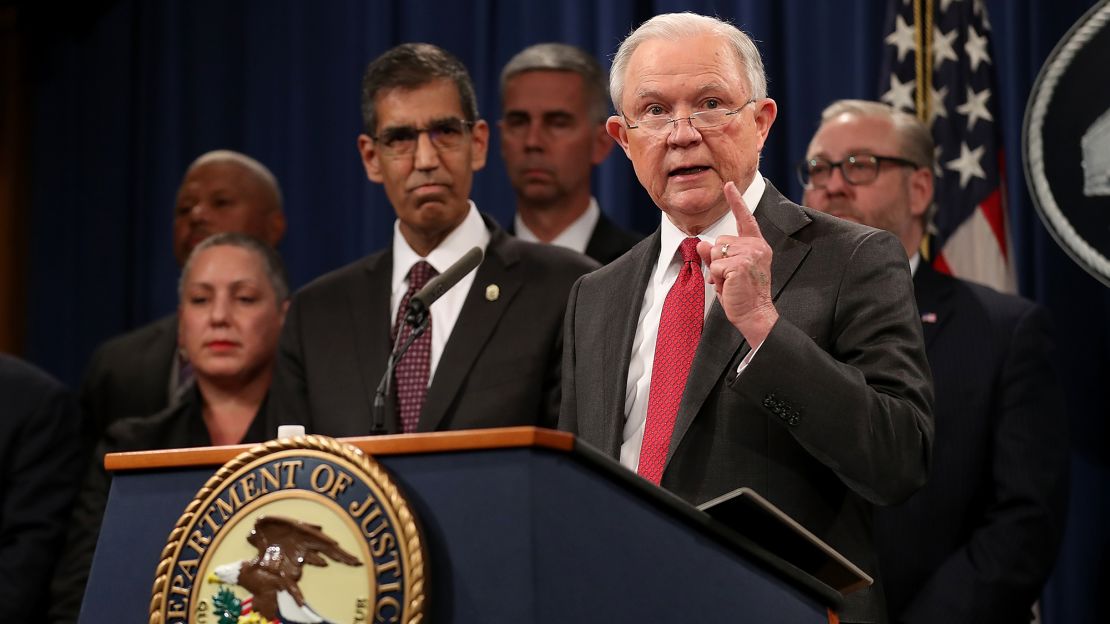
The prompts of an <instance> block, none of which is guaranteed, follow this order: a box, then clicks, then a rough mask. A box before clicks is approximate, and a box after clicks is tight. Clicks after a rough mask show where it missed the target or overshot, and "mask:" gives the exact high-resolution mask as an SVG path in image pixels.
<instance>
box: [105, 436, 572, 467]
mask: <svg viewBox="0 0 1110 624" xmlns="http://www.w3.org/2000/svg"><path fill="white" fill-rule="evenodd" d="M340 440H341V441H343V442H346V443H347V444H351V445H353V446H356V447H358V448H359V449H360V450H362V452H364V453H366V454H368V455H411V454H418V453H440V452H445V451H475V450H483V449H503V448H518V447H519V448H523V447H541V448H550V449H553V450H557V451H571V450H573V449H574V436H573V435H571V434H569V433H565V432H562V431H554V430H552V429H541V428H539V427H504V428H500V429H470V430H466V431H441V432H435V433H409V434H396V435H382V436H366V437H357V438H340ZM255 446H256V445H254V444H236V445H232V446H212V447H202V448H184V449H162V450H157V451H136V452H131V453H108V454H107V455H105V456H104V468H105V469H106V470H108V471H109V472H127V471H132V470H157V469H163V468H187V467H194V468H200V467H205V466H222V465H223V464H225V463H227V462H229V461H231V460H232V459H233V458H235V457H236V456H237V455H239V454H240V453H242V452H244V451H247V450H250V449H252V448H254V447H255Z"/></svg>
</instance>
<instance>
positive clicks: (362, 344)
mask: <svg viewBox="0 0 1110 624" xmlns="http://www.w3.org/2000/svg"><path fill="white" fill-rule="evenodd" d="M362 115H363V123H364V129H363V133H362V134H360V135H359V137H358V151H359V154H360V155H361V157H362V164H363V166H364V167H365V169H366V175H367V177H368V178H369V179H370V180H371V181H373V182H377V183H379V184H382V185H383V186H384V188H385V193H386V196H387V197H388V198H389V201H390V203H391V204H392V205H393V209H394V211H395V212H396V213H397V221H396V223H395V226H394V235H393V244H392V246H391V247H390V248H389V249H385V250H382V251H379V252H377V253H375V254H372V255H370V256H368V257H366V258H364V259H362V260H360V261H358V262H356V263H354V264H352V265H349V266H347V267H345V268H342V269H339V270H338V271H335V272H333V273H330V274H328V275H325V276H323V277H321V278H319V279H317V280H316V281H314V282H313V283H312V284H309V285H308V286H306V287H305V288H304V289H302V290H301V291H300V292H298V293H297V294H296V295H295V296H294V298H293V302H292V305H291V307H290V310H289V314H288V317H287V320H286V326H285V331H284V333H283V335H282V341H281V346H280V349H279V357H278V366H277V371H276V373H275V381H274V390H273V392H272V396H271V409H272V410H275V411H277V412H278V413H279V417H280V420H281V421H283V422H299V423H303V424H305V425H306V427H307V429H308V431H309V432H310V433H322V434H326V435H331V436H354V435H366V434H368V433H370V432H371V429H372V418H371V413H372V410H371V402H372V400H373V397H374V391H375V388H376V386H377V383H378V380H379V379H380V378H381V377H382V375H383V373H384V371H385V368H386V361H387V358H388V355H389V353H390V350H391V349H392V347H393V345H394V342H395V341H397V340H404V339H405V338H406V337H407V334H408V331H409V328H408V327H407V326H406V325H405V324H404V323H403V322H402V321H401V318H402V317H403V315H404V309H405V307H406V306H405V304H406V302H407V300H408V299H409V298H410V297H411V296H412V294H413V293H415V292H416V291H418V290H419V289H420V288H421V287H422V286H423V285H424V284H425V283H426V282H427V280H429V279H431V278H432V277H433V276H435V275H437V274H438V273H440V272H442V271H444V270H446V269H447V268H448V267H450V266H451V265H452V264H453V263H455V262H456V261H457V260H458V259H459V258H460V257H462V255H463V254H464V253H466V252H467V251H469V250H470V249H471V248H473V247H480V248H482V249H483V250H484V251H485V259H484V261H483V262H482V264H481V266H479V268H478V269H477V270H476V271H474V272H471V273H469V274H468V275H466V276H465V277H463V279H462V280H461V281H460V282H459V283H458V285H457V286H455V287H454V288H452V289H451V290H449V291H447V293H446V294H444V295H443V296H442V298H440V299H439V300H437V301H436V302H435V303H434V305H432V306H431V308H430V316H431V323H430V328H429V329H428V330H427V331H426V332H425V333H424V334H423V335H422V336H421V337H420V338H418V339H416V341H415V342H414V343H413V344H412V346H411V347H410V348H409V350H408V352H407V353H406V354H405V356H404V357H403V358H402V359H401V360H400V361H399V363H398V365H397V371H396V373H395V379H394V380H393V383H392V388H393V391H392V392H391V393H390V396H389V397H387V403H388V405H387V410H386V412H387V417H386V419H385V420H386V422H385V428H386V430H387V431H388V432H411V431H434V430H443V429H467V428H480V427H497V426H508V425H545V426H552V425H554V423H555V418H556V415H557V411H558V400H559V358H560V354H561V345H562V336H561V323H562V318H563V310H564V308H565V303H566V298H567V293H568V292H569V290H570V286H571V284H572V283H573V281H574V280H575V279H576V278H577V277H578V276H580V275H581V274H583V273H585V272H587V271H589V270H591V269H593V268H595V267H596V266H597V264H596V263H595V262H593V261H592V260H590V259H589V258H586V257H584V256H581V255H579V254H576V253H573V252H571V251H568V250H565V249H560V248H556V247H550V246H545V245H536V244H531V243H524V242H521V241H518V240H515V239H513V238H512V237H510V236H508V235H507V234H506V233H505V232H503V231H502V230H501V229H500V228H498V227H497V225H496V224H495V223H494V222H493V220H492V219H490V218H489V217H487V216H484V215H482V214H481V213H480V212H478V209H477V207H476V206H475V205H474V203H473V202H472V201H470V189H471V182H472V180H473V176H474V172H475V171H477V170H479V169H481V168H482V167H483V166H484V165H485V163H486V149H487V147H488V142H489V126H488V124H487V123H486V122H485V121H484V120H482V119H480V118H479V117H478V107H477V103H476V98H475V96H474V88H473V86H472V85H471V82H470V76H469V75H468V74H467V72H466V68H465V67H463V65H462V63H460V62H459V60H458V59H456V58H455V57H454V56H452V55H451V54H449V53H448V52H446V51H444V50H442V49H440V48H438V47H436V46H433V45H429V44H422V43H415V44H411V43H410V44H403V45H400V46H397V47H395V48H393V49H391V50H389V51H387V52H385V53H384V54H382V55H381V56H380V57H378V58H377V59H376V60H374V61H373V62H371V63H370V65H369V66H368V67H367V69H366V73H365V74H364V76H363V81H362Z"/></svg>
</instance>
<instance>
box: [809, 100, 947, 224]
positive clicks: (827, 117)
mask: <svg viewBox="0 0 1110 624" xmlns="http://www.w3.org/2000/svg"><path fill="white" fill-rule="evenodd" d="M840 115H855V116H856V117H871V118H879V119H886V120H888V121H889V122H890V123H891V125H892V126H893V127H894V132H895V134H896V135H897V136H898V143H899V145H900V147H899V151H901V153H900V154H897V156H899V157H901V158H905V159H907V160H910V161H913V162H914V164H916V165H917V166H918V167H921V168H922V169H927V170H928V171H929V172H930V173H932V172H933V171H934V170H935V169H936V149H935V145H936V144H935V143H934V142H933V133H932V132H930V131H929V127H928V126H926V125H925V122H923V121H921V120H920V119H918V118H917V117H916V116H915V115H911V114H910V113H907V112H905V111H903V110H900V109H898V108H895V107H893V106H891V105H889V104H887V103H885V102H873V101H871V100H837V101H835V102H833V103H832V104H829V105H828V106H826V107H825V110H823V111H821V123H822V124H825V123H827V122H829V121H832V120H833V119H835V118H836V117H839V116H840ZM936 213H937V205H936V203H935V202H932V201H930V202H929V208H928V210H926V211H925V215H924V217H923V220H924V222H925V224H926V225H930V224H932V222H933V217H934V216H936Z"/></svg>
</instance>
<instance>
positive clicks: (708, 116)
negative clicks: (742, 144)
mask: <svg viewBox="0 0 1110 624" xmlns="http://www.w3.org/2000/svg"><path fill="white" fill-rule="evenodd" d="M752 102H755V99H754V98H753V99H750V100H748V101H747V102H744V103H743V104H742V105H740V106H739V107H737V108H734V109H732V110H729V109H727V108H713V109H710V110H704V111H698V112H696V113H694V114H692V115H690V116H689V117H675V118H673V119H668V118H666V117H663V116H662V115H655V116H648V117H644V118H641V119H640V120H638V121H636V122H635V123H633V121H632V120H631V119H629V118H628V115H624V123H625V126H627V127H628V129H629V130H635V129H637V128H641V129H643V130H644V131H646V132H648V133H650V134H664V133H668V132H670V131H671V130H672V129H673V128H677V127H678V122H680V121H682V120H684V119H688V120H690V125H691V126H692V127H693V128H695V129H697V130H704V129H706V128H716V127H717V126H723V125H725V124H726V123H728V122H729V121H730V119H731V117H732V116H733V115H735V114H736V113H739V112H740V111H742V110H744V107H745V106H747V105H748V104H751V103H752ZM671 124H674V125H673V126H672V127H671V128H668V127H667V126H668V125H671Z"/></svg>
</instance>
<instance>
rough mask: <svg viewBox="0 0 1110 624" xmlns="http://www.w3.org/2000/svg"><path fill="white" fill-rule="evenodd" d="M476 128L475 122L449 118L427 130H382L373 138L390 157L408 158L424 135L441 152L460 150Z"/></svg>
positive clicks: (409, 128) (429, 125) (395, 128)
mask: <svg viewBox="0 0 1110 624" xmlns="http://www.w3.org/2000/svg"><path fill="white" fill-rule="evenodd" d="M473 127H474V122H473V121H466V120H465V119H458V118H454V117H452V118H448V119H440V120H438V121H433V122H432V123H430V124H428V127H427V128H414V127H412V126H397V127H393V128H386V129H385V130H382V131H381V132H380V133H379V134H378V136H375V137H371V138H373V139H374V142H375V143H377V144H378V145H380V146H381V149H382V151H383V152H385V153H386V154H388V155H390V156H408V155H410V154H413V153H415V152H416V144H417V143H418V142H419V140H420V135H421V134H422V133H425V132H427V133H428V140H430V141H431V142H432V145H434V146H435V148H436V149H437V150H439V151H441V152H449V151H453V150H456V149H459V148H460V147H461V146H462V144H463V143H464V141H465V139H466V133H467V132H469V131H470V129H471V128H473Z"/></svg>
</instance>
